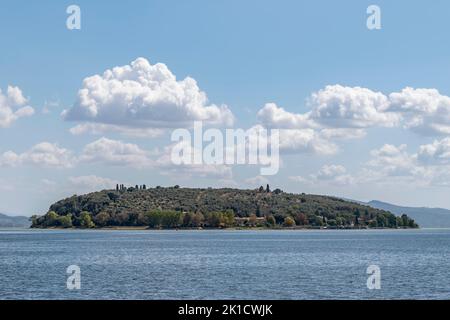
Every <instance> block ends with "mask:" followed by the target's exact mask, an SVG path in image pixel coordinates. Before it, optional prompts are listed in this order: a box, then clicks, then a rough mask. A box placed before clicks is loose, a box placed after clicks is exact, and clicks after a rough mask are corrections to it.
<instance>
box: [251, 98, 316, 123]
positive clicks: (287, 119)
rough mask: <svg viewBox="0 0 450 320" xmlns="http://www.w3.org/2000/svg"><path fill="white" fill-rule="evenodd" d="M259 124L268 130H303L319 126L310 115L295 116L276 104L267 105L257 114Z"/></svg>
mask: <svg viewBox="0 0 450 320" xmlns="http://www.w3.org/2000/svg"><path fill="white" fill-rule="evenodd" d="M257 116H258V120H259V122H260V123H261V124H262V125H263V126H265V127H267V128H283V129H302V128H314V127H317V124H315V123H314V121H312V120H311V119H310V114H309V113H305V114H294V113H291V112H288V111H286V110H284V109H283V108H281V107H278V106H277V105H276V104H275V103H267V104H266V105H265V106H264V107H263V108H262V109H261V110H259V111H258V113H257Z"/></svg>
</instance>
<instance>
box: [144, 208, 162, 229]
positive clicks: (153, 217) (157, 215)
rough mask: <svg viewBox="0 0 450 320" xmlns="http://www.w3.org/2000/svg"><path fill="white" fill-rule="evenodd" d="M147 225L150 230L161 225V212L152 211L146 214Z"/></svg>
mask: <svg viewBox="0 0 450 320" xmlns="http://www.w3.org/2000/svg"><path fill="white" fill-rule="evenodd" d="M146 216H147V223H148V226H149V227H150V228H156V227H159V226H160V225H161V211H159V210H157V211H152V212H149V213H147V214H146Z"/></svg>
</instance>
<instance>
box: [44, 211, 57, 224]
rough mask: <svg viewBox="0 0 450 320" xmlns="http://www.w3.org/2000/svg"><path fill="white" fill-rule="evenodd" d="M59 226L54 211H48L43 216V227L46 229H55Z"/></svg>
mask: <svg viewBox="0 0 450 320" xmlns="http://www.w3.org/2000/svg"><path fill="white" fill-rule="evenodd" d="M57 225H59V216H58V214H57V213H56V212H55V211H49V212H48V213H47V214H46V215H45V226H46V227H55V226H57Z"/></svg>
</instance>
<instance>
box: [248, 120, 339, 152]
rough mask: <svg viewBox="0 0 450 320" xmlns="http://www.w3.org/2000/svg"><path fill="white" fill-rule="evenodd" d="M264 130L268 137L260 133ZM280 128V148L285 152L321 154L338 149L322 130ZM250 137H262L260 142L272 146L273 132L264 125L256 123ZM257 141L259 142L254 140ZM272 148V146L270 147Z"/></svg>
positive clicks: (251, 129) (250, 130)
mask: <svg viewBox="0 0 450 320" xmlns="http://www.w3.org/2000/svg"><path fill="white" fill-rule="evenodd" d="M262 130H267V138H266V139H265V138H264V135H261V134H258V132H261V131H262ZM278 130H279V149H280V152H283V153H312V154H320V155H333V154H336V153H337V151H338V149H339V148H338V146H337V145H336V144H334V143H333V142H331V141H330V140H329V139H327V137H325V136H323V135H322V134H321V133H320V132H318V131H316V130H314V129H310V128H306V129H278ZM248 132H249V139H250V140H252V139H253V141H254V139H260V141H262V142H260V143H262V144H263V145H267V146H270V145H271V143H272V141H274V138H273V132H272V131H271V130H270V129H266V127H264V126H262V125H255V126H253V127H251V128H250V129H249V130H248ZM253 143H257V142H253ZM269 148H270V147H269Z"/></svg>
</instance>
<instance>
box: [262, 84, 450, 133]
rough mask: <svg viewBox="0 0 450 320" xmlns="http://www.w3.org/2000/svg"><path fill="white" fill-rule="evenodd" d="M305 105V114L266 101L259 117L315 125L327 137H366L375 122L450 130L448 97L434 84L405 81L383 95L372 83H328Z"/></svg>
mask: <svg viewBox="0 0 450 320" xmlns="http://www.w3.org/2000/svg"><path fill="white" fill-rule="evenodd" d="M307 106H308V107H309V108H310V110H309V111H307V112H305V113H303V114H301V113H292V112H289V111H286V110H284V109H283V108H280V107H278V106H276V105H275V104H266V105H265V106H264V107H263V108H262V109H261V110H260V111H259V112H258V120H259V122H260V123H261V124H263V125H264V126H266V127H272V128H287V129H304V128H313V129H315V130H317V131H318V132H320V134H321V135H322V136H323V137H326V138H328V139H333V138H338V139H351V138H362V137H364V136H365V134H366V131H365V129H367V128H372V127H404V128H406V129H409V130H412V131H414V132H416V133H419V134H423V135H448V134H450V97H448V96H445V95H442V94H440V93H439V91H438V90H436V89H420V88H419V89H414V88H410V87H406V88H404V89H403V90H401V91H400V92H392V93H390V94H389V95H385V94H383V93H381V92H376V91H372V90H370V89H368V88H362V87H346V86H342V85H329V86H326V87H325V88H324V89H321V90H319V91H317V92H314V93H312V94H311V96H310V98H309V99H308V100H307Z"/></svg>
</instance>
